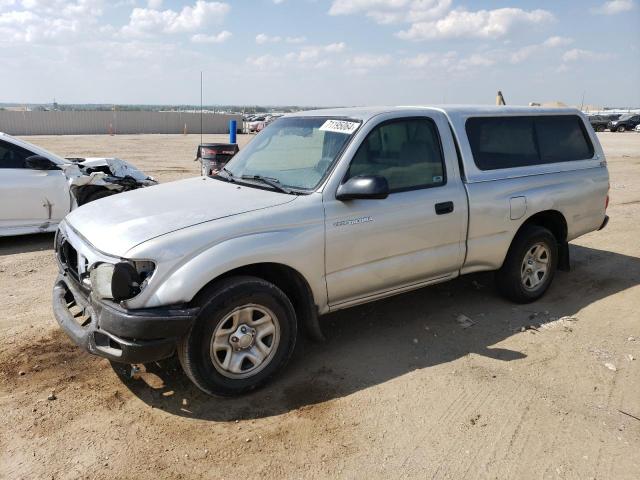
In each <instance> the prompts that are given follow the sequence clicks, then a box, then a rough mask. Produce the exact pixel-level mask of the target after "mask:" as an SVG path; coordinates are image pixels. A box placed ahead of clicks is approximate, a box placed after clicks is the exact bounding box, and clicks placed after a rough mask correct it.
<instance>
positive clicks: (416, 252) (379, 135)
mask: <svg viewBox="0 0 640 480" xmlns="http://www.w3.org/2000/svg"><path fill="white" fill-rule="evenodd" d="M443 124H444V125H445V126H446V123H443ZM444 131H445V132H447V130H444ZM440 132H442V129H440ZM454 161H455V159H454V158H452V157H451V155H449V158H445V155H444V150H443V148H442V142H441V140H440V134H439V129H438V126H437V124H436V122H435V121H434V119H432V118H429V117H427V116H424V117H419V118H399V119H392V120H388V121H385V122H383V123H381V124H379V125H378V126H376V127H375V128H374V129H373V130H372V131H371V132H370V133H369V134H368V135H367V137H366V138H365V139H364V141H363V142H362V143H361V144H360V146H359V147H358V150H357V152H356V153H355V155H354V156H353V158H352V159H351V163H350V165H349V169H348V171H347V173H346V176H345V178H344V179H343V180H342V182H345V181H346V180H348V179H349V178H352V177H357V176H363V175H364V176H367V175H376V176H379V177H384V178H385V179H386V180H387V183H388V185H389V191H390V193H389V196H388V197H387V198H384V199H358V200H347V201H341V200H338V199H336V198H335V193H334V192H331V193H327V194H326V196H325V197H324V206H325V230H326V252H325V255H326V281H327V292H328V298H329V305H330V306H331V307H332V308H341V307H343V306H349V305H352V304H356V303H361V302H362V301H368V300H369V299H372V298H376V297H379V296H386V295H389V294H391V293H393V292H400V291H403V290H408V289H411V288H416V287H417V286H421V285H424V284H427V283H429V282H432V281H438V280H442V279H446V278H451V277H454V276H456V275H457V272H458V270H459V269H460V267H461V264H462V261H463V258H464V239H465V238H464V234H465V226H466V223H465V222H466V214H467V207H466V195H465V192H464V190H463V186H462V182H460V181H457V178H456V174H455V166H454ZM452 172H453V174H452Z"/></svg>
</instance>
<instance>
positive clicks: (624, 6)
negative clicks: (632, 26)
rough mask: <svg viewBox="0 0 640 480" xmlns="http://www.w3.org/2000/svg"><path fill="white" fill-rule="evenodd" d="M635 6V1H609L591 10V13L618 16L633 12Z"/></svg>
mask: <svg viewBox="0 0 640 480" xmlns="http://www.w3.org/2000/svg"><path fill="white" fill-rule="evenodd" d="M634 6H635V4H634V2H633V0H609V1H607V2H604V3H603V4H602V5H600V6H599V7H594V8H592V9H591V13H595V14H600V15H616V14H618V13H622V12H628V11H629V10H633V8H634Z"/></svg>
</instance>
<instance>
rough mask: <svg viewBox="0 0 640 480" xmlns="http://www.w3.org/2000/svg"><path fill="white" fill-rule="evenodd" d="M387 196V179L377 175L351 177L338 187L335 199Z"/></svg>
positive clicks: (379, 197) (380, 197)
mask: <svg viewBox="0 0 640 480" xmlns="http://www.w3.org/2000/svg"><path fill="white" fill-rule="evenodd" d="M388 196H389V184H388V183H387V179H386V178H384V177H380V176H378V175H362V176H359V177H353V178H350V179H349V180H347V181H346V182H345V183H343V184H342V185H340V186H339V187H338V191H337V192H336V199H338V200H342V201H344V200H357V199H382V198H387V197H388Z"/></svg>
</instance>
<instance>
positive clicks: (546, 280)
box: [496, 225, 558, 303]
mask: <svg viewBox="0 0 640 480" xmlns="http://www.w3.org/2000/svg"><path fill="white" fill-rule="evenodd" d="M539 244H540V245H544V246H545V247H546V249H547V252H548V253H547V271H546V273H545V274H544V276H543V277H542V278H541V280H542V281H541V282H540V283H539V284H538V285H536V286H535V287H534V288H528V287H527V286H526V285H525V283H524V281H523V278H522V272H523V263H524V261H525V257H526V256H527V255H528V254H529V252H531V251H532V249H533V248H534V247H535V246H536V245H539ZM557 266H558V243H557V240H556V238H555V237H554V236H553V234H552V233H551V232H550V231H549V230H547V229H546V228H543V227H539V226H537V225H527V226H525V227H523V228H522V230H520V232H518V234H517V235H516V237H515V238H514V239H513V242H511V247H509V251H508V253H507V258H506V259H505V261H504V263H503V265H502V268H500V270H498V271H497V272H496V284H497V287H498V290H499V291H500V293H501V294H502V295H503V296H505V297H506V298H508V299H509V300H512V301H514V302H516V303H530V302H534V301H536V300H537V299H539V298H540V297H542V295H544V293H545V292H546V291H547V289H548V288H549V285H551V282H552V281H553V277H554V276H555V273H556V269H557Z"/></svg>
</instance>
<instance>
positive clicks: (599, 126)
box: [596, 125, 604, 132]
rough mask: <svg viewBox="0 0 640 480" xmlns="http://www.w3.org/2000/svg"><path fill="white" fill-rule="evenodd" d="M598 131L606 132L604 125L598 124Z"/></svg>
mask: <svg viewBox="0 0 640 480" xmlns="http://www.w3.org/2000/svg"><path fill="white" fill-rule="evenodd" d="M596 132H604V127H603V126H602V125H598V126H597V127H596Z"/></svg>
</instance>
